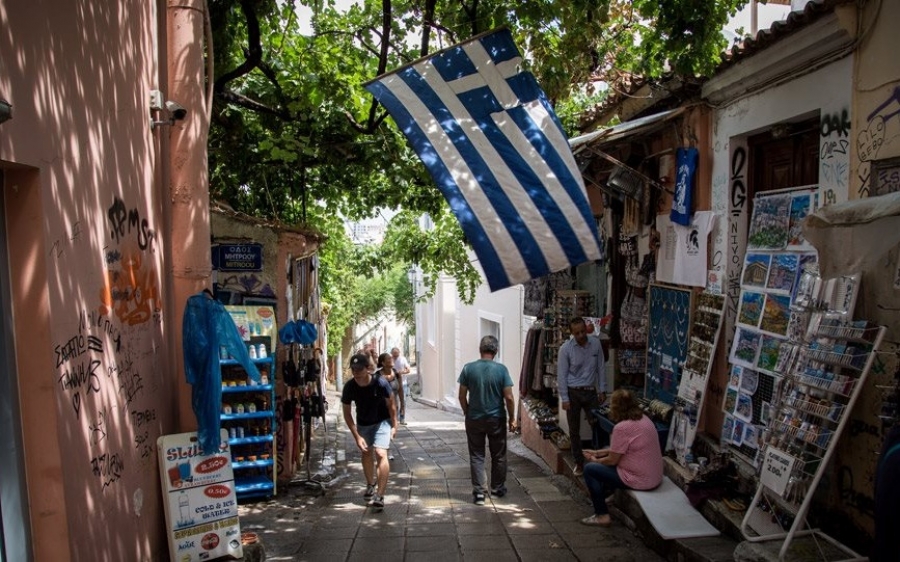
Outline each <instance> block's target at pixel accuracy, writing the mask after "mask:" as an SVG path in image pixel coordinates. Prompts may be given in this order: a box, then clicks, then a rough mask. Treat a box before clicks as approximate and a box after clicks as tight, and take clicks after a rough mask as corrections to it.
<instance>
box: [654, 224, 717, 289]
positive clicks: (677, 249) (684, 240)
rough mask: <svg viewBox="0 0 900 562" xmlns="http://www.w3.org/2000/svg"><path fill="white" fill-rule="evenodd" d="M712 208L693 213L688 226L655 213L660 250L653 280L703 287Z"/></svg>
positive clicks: (711, 226) (704, 284)
mask: <svg viewBox="0 0 900 562" xmlns="http://www.w3.org/2000/svg"><path fill="white" fill-rule="evenodd" d="M715 219H716V215H715V213H714V212H712V211H698V212H696V213H694V217H693V219H692V220H691V223H690V225H689V226H681V225H680V224H673V223H672V221H670V220H669V217H667V216H666V215H657V216H656V229H657V230H658V231H659V234H660V249H659V253H658V254H657V257H656V280H657V281H662V282H664V283H675V284H677V285H689V286H691V287H705V286H706V273H707V256H708V254H709V252H708V248H709V244H708V240H709V233H710V231H712V228H713V226H714V225H715Z"/></svg>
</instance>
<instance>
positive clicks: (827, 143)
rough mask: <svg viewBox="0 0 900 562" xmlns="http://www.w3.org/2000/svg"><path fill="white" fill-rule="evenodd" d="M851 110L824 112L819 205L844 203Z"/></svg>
mask: <svg viewBox="0 0 900 562" xmlns="http://www.w3.org/2000/svg"><path fill="white" fill-rule="evenodd" d="M851 127H852V122H851V119H850V110H849V109H847V108H844V109H841V110H840V111H836V112H833V113H823V114H822V117H821V119H820V129H819V134H820V136H821V138H820V139H819V183H820V184H821V190H822V191H821V193H822V197H821V204H822V206H823V207H824V206H827V205H833V204H834V203H837V202H838V201H839V200H841V201H842V200H846V198H847V187H848V185H849V183H850V151H849V150H848V148H849V146H850V129H851Z"/></svg>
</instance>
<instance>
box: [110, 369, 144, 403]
mask: <svg viewBox="0 0 900 562" xmlns="http://www.w3.org/2000/svg"><path fill="white" fill-rule="evenodd" d="M113 375H115V377H116V381H117V382H118V383H119V392H120V393H121V394H122V396H123V397H124V398H125V404H126V406H130V405H131V403H132V402H133V401H134V400H135V398H137V397H138V395H139V394H140V393H141V392H142V391H143V390H144V379H143V377H141V374H140V373H138V372H137V371H136V370H135V368H134V361H132V360H131V359H129V358H122V359H120V360H119V361H118V362H116V363H115V364H114V365H110V366H108V367H107V368H106V376H107V377H108V378H112V377H113Z"/></svg>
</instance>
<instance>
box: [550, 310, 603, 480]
mask: <svg viewBox="0 0 900 562" xmlns="http://www.w3.org/2000/svg"><path fill="white" fill-rule="evenodd" d="M569 332H570V333H571V335H572V337H571V338H570V339H568V340H566V342H565V343H563V344H562V346H560V348H559V354H558V355H557V361H556V382H557V385H558V387H559V399H560V401H561V402H562V409H563V410H565V412H566V421H568V422H569V440H570V441H571V442H572V458H573V460H574V461H575V469H574V470H573V472H574V474H575V476H580V475H581V474H582V473H583V472H584V453H583V452H582V445H581V416H582V412H584V415H585V416H590V412H591V410H592V409H593V408H596V407H598V406H599V405H600V404H602V403H603V401H604V400H606V376H605V375H606V361H605V358H604V357H603V347H602V346H601V345H600V338H598V337H597V336H588V334H587V324H585V322H584V318H582V317H581V316H576V317H574V318H572V319H571V320H570V321H569ZM588 421H590V422H591V423H593V419H591V418H590V417H589V418H588Z"/></svg>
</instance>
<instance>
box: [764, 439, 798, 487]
mask: <svg viewBox="0 0 900 562" xmlns="http://www.w3.org/2000/svg"><path fill="white" fill-rule="evenodd" d="M796 461H797V459H795V458H794V457H792V456H791V455H789V454H787V453H785V452H784V451H779V450H778V449H776V448H774V447H767V448H766V454H765V458H764V459H763V468H762V474H760V476H759V479H760V481H761V482H762V483H763V485H765V487H766V488H769V489H770V490H772V491H773V492H775V493H776V494H778V495H779V496H782V495H784V491H785V489H786V488H787V484H788V480H789V479H790V478H791V470H792V469H793V468H794V463H795V462H796Z"/></svg>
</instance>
